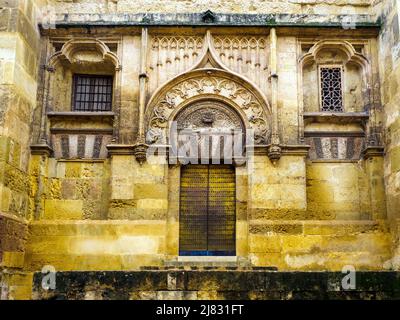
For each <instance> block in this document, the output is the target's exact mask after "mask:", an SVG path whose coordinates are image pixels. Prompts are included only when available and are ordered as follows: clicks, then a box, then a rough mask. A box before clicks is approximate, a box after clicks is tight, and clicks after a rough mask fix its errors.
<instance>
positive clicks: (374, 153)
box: [362, 146, 385, 160]
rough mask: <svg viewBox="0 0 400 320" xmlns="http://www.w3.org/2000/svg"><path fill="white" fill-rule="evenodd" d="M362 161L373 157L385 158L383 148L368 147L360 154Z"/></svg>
mask: <svg viewBox="0 0 400 320" xmlns="http://www.w3.org/2000/svg"><path fill="white" fill-rule="evenodd" d="M362 155H363V158H364V160H368V159H370V158H373V157H383V156H385V147H383V146H368V147H366V148H365V150H364V151H363V153H362Z"/></svg>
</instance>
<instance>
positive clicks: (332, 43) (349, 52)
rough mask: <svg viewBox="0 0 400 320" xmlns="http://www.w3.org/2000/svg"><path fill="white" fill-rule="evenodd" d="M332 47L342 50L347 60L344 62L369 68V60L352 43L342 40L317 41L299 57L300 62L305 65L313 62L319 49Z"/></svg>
mask: <svg viewBox="0 0 400 320" xmlns="http://www.w3.org/2000/svg"><path fill="white" fill-rule="evenodd" d="M328 48H332V49H335V50H339V51H341V52H343V53H344V54H345V55H346V57H347V60H346V61H344V63H345V64H347V63H354V64H356V65H358V66H359V67H361V68H363V69H368V68H369V61H368V59H367V58H366V57H365V56H364V55H363V54H361V53H358V52H357V51H356V50H355V49H354V47H353V45H352V44H351V43H350V42H348V41H344V40H321V41H318V42H317V43H316V44H314V46H312V47H311V48H310V50H309V51H308V53H306V54H305V55H304V56H303V57H302V58H301V59H300V63H301V64H302V66H303V67H304V66H306V65H307V64H309V63H313V62H315V61H316V60H317V57H318V53H319V52H320V51H321V50H324V49H328Z"/></svg>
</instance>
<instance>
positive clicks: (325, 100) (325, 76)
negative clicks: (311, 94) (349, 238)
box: [320, 67, 343, 112]
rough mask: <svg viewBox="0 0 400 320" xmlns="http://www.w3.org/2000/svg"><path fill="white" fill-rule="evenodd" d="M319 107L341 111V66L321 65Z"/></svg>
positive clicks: (323, 109) (325, 109)
mask: <svg viewBox="0 0 400 320" xmlns="http://www.w3.org/2000/svg"><path fill="white" fill-rule="evenodd" d="M320 77H321V109H322V111H330V112H343V88H342V68H341V67H321V68H320Z"/></svg>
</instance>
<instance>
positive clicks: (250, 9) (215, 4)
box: [50, 0, 371, 14]
mask: <svg viewBox="0 0 400 320" xmlns="http://www.w3.org/2000/svg"><path fill="white" fill-rule="evenodd" d="M50 3H51V5H54V6H55V7H56V8H57V11H59V12H68V13H79V14H82V13H115V12H123V13H137V12H152V13H153V12H156V13H160V12H161V13H165V12H172V13H176V12H180V13H183V12H187V13H193V11H195V12H204V11H206V10H212V11H215V12H219V13H250V14H255V13H301V14H313V13H324V14H326V13H328V14H341V13H347V12H354V13H369V12H370V10H371V8H370V6H371V3H370V1H368V0H350V1H342V0H332V1H323V0H311V1H310V0H292V1H287V0H279V1H272V0H269V1H262V0H255V1H246V2H243V1H240V0H229V1H224V2H220V1H217V0H213V1H207V0H188V1H177V0H168V1H162V2H161V1H148V0H140V1H136V2H132V1H130V0H102V1H96V2H92V1H89V0H79V1H77V2H73V1H70V0H65V1H60V0H57V1H50Z"/></svg>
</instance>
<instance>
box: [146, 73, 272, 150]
mask: <svg viewBox="0 0 400 320" xmlns="http://www.w3.org/2000/svg"><path fill="white" fill-rule="evenodd" d="M205 100H216V101H221V102H224V103H225V104H227V105H229V106H231V107H232V108H233V109H235V110H236V111H237V113H238V114H240V115H241V116H242V118H243V122H244V124H245V125H246V129H247V128H249V129H253V130H254V136H255V137H254V143H255V145H267V144H269V142H270V139H271V127H272V126H271V109H270V107H269V104H268V102H267V100H266V99H265V97H264V96H263V95H262V94H260V93H259V91H258V89H257V88H255V87H253V86H252V85H251V84H250V83H248V82H247V81H246V80H244V79H243V78H241V77H238V76H237V75H235V74H232V73H229V72H227V71H225V70H219V69H199V70H194V71H192V72H188V73H186V74H183V75H180V76H178V77H176V78H175V79H173V80H171V81H170V82H168V83H167V84H166V85H165V86H163V87H162V88H160V89H159V90H157V91H156V92H155V93H154V95H153V96H152V98H151V99H150V101H149V103H148V105H147V108H146V115H145V124H146V129H147V130H146V132H147V134H146V142H147V143H148V144H149V145H154V144H160V145H165V144H167V142H168V128H169V126H170V122H171V121H173V120H174V117H175V116H176V115H177V113H178V112H179V111H180V110H182V108H184V107H185V106H187V105H188V104H192V103H194V102H197V101H205Z"/></svg>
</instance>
